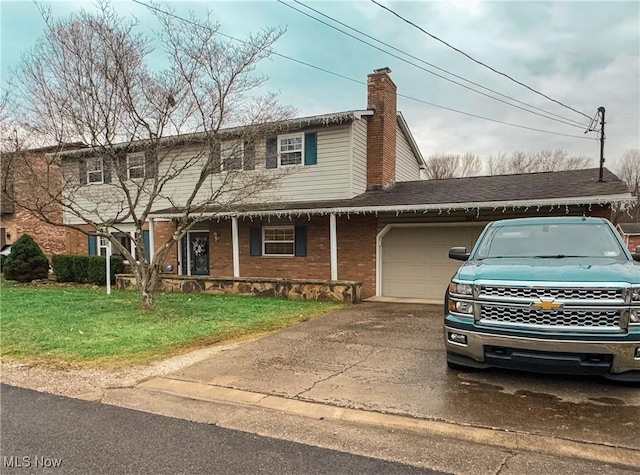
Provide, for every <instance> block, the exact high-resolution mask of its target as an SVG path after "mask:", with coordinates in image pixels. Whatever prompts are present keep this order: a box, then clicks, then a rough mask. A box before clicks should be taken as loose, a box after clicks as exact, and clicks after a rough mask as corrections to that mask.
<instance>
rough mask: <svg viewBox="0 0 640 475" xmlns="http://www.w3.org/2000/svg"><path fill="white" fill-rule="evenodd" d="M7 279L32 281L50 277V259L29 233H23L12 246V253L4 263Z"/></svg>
mask: <svg viewBox="0 0 640 475" xmlns="http://www.w3.org/2000/svg"><path fill="white" fill-rule="evenodd" d="M3 264H4V265H3V272H4V277H5V278H6V279H7V280H17V281H18V282H31V281H32V280H37V279H46V278H47V277H49V261H48V260H47V258H46V257H45V255H44V254H43V253H42V250H41V249H40V246H38V244H37V243H36V242H35V241H34V240H33V238H32V237H31V236H29V235H28V234H23V235H22V236H21V237H20V239H18V240H17V241H16V242H14V243H13V244H12V246H11V254H9V255H8V256H7V258H6V259H5V261H4V263H3Z"/></svg>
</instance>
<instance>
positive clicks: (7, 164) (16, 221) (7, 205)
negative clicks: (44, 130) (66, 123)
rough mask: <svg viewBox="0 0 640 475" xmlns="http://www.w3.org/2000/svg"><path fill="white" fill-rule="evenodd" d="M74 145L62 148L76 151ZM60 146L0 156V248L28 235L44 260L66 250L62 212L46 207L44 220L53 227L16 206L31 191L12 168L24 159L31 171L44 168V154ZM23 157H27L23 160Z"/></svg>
mask: <svg viewBox="0 0 640 475" xmlns="http://www.w3.org/2000/svg"><path fill="white" fill-rule="evenodd" d="M78 147H79V145H78V144H70V145H67V146H65V147H64V149H73V148H78ZM59 149H60V147H57V146H56V147H42V148H37V149H30V150H27V151H21V152H12V153H3V154H2V156H1V158H0V163H1V171H0V182H1V183H2V196H1V201H0V210H1V213H0V248H5V247H6V246H10V245H11V244H12V243H14V242H15V241H16V240H17V239H18V238H20V236H22V235H23V234H29V235H30V236H31V237H32V238H33V239H34V240H35V241H36V242H37V243H38V245H39V246H40V248H41V249H42V251H43V252H44V254H45V255H46V256H47V258H48V259H51V257H52V256H53V255H54V254H63V253H66V252H67V250H68V243H67V235H70V232H69V231H68V230H66V229H65V228H64V227H62V224H63V211H62V208H61V207H60V206H50V207H49V209H48V213H47V216H48V218H49V219H50V220H51V221H52V222H53V223H56V224H59V226H58V225H56V224H48V223H46V222H44V221H42V220H40V219H39V218H38V217H37V216H35V215H34V214H33V213H31V212H29V211H27V210H26V209H24V208H22V207H20V206H19V204H17V203H16V202H18V203H20V202H22V201H23V200H24V199H27V198H29V196H30V194H31V193H33V190H32V189H31V188H30V187H29V186H28V185H25V184H21V183H20V182H19V179H18V183H16V178H14V176H15V175H16V170H15V169H14V167H16V166H21V165H23V164H24V160H25V159H28V160H29V161H30V164H31V166H33V167H34V168H38V167H45V166H47V165H46V154H48V153H51V152H53V151H57V150H59ZM25 157H27V158H25Z"/></svg>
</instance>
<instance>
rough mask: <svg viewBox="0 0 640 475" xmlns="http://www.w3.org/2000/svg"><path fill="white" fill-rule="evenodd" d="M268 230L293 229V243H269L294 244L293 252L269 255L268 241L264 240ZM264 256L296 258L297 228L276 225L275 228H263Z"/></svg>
mask: <svg viewBox="0 0 640 475" xmlns="http://www.w3.org/2000/svg"><path fill="white" fill-rule="evenodd" d="M267 229H291V230H292V231H293V240H292V241H269V242H284V243H289V242H291V243H293V250H292V253H291V254H267V252H266V240H265V238H264V233H265V231H266V230H267ZM261 232H262V256H263V257H295V255H296V227H295V226H294V225H288V224H287V225H274V226H262V228H261Z"/></svg>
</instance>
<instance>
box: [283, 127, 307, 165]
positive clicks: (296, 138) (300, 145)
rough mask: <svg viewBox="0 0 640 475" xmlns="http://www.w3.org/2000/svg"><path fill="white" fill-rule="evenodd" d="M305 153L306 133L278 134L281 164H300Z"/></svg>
mask: <svg viewBox="0 0 640 475" xmlns="http://www.w3.org/2000/svg"><path fill="white" fill-rule="evenodd" d="M303 155H304V134H292V135H280V136H278V160H279V162H280V166H287V165H300V164H301V163H302V157H303Z"/></svg>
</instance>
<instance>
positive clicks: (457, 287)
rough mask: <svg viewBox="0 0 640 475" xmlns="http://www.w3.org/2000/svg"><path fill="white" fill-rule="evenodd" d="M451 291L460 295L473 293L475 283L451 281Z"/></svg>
mask: <svg viewBox="0 0 640 475" xmlns="http://www.w3.org/2000/svg"><path fill="white" fill-rule="evenodd" d="M449 293H451V294H458V295H473V285H471V284H459V283H457V282H451V283H450V284H449Z"/></svg>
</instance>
